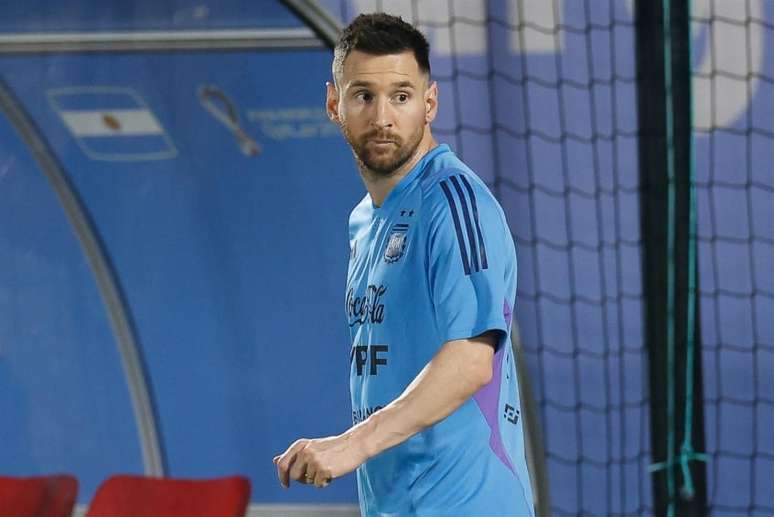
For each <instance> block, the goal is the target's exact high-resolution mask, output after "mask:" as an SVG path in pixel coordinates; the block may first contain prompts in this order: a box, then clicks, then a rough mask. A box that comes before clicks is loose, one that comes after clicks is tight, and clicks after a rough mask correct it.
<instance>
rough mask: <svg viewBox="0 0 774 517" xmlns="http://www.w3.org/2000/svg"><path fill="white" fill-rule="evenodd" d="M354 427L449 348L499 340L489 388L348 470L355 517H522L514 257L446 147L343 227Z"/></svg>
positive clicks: (497, 210)
mask: <svg viewBox="0 0 774 517" xmlns="http://www.w3.org/2000/svg"><path fill="white" fill-rule="evenodd" d="M349 238H350V261H349V271H348V275H347V292H346V311H347V317H348V322H349V330H350V336H351V339H352V348H351V351H350V389H351V395H352V418H353V422H354V423H359V422H361V421H363V420H365V419H366V418H368V417H369V416H370V415H371V414H373V413H374V412H375V411H378V410H379V409H380V408H382V407H384V406H386V405H387V404H389V403H390V402H391V401H393V400H394V399H395V398H397V397H398V396H399V395H400V394H401V393H402V392H403V391H404V390H405V389H406V388H407V387H408V385H409V384H410V383H411V381H412V380H413V379H414V378H415V377H416V376H417V374H419V372H420V371H421V370H422V368H424V366H425V365H426V364H427V363H428V362H429V361H430V360H431V359H432V358H433V356H434V355H435V354H436V353H437V352H438V351H439V349H440V348H441V346H442V345H443V344H444V343H445V342H447V341H449V340H453V339H463V338H470V337H474V336H478V335H480V334H482V333H484V332H486V331H488V330H499V331H500V332H499V343H498V348H497V350H496V353H495V355H494V363H493V372H494V374H493V378H492V381H491V382H490V383H489V384H488V385H487V386H485V387H484V388H482V389H481V390H480V391H478V392H477V393H476V394H475V395H474V396H473V397H472V398H471V399H469V400H468V401H467V402H465V403H464V404H463V405H462V406H460V407H459V409H457V410H456V411H455V412H454V413H452V414H451V415H449V416H448V417H447V418H445V419H444V420H442V421H440V422H438V423H436V424H435V425H433V426H431V427H429V428H428V429H426V430H425V431H423V432H421V433H419V434H417V435H415V436H413V437H412V438H410V439H409V440H407V441H406V442H404V443H402V444H400V445H398V446H396V447H393V448H391V449H389V450H387V451H384V452H382V453H381V454H379V455H378V456H376V457H374V458H372V459H370V460H369V461H367V462H366V463H365V464H363V465H362V466H361V467H360V468H359V469H358V471H357V482H358V494H359V497H360V509H361V512H362V515H363V516H364V517H375V516H396V517H397V516H401V517H403V516H406V517H413V516H416V517H441V516H443V517H453V516H460V517H467V516H475V517H478V516H482V517H483V516H485V517H500V516H502V517H508V516H514V517H516V516H518V517H521V516H533V515H534V512H533V503H532V491H531V487H530V481H529V474H528V471H527V465H526V460H525V452H524V438H523V431H522V421H521V406H520V403H519V393H518V386H517V379H516V368H515V364H514V357H513V353H512V350H511V347H510V328H511V314H512V310H513V303H514V300H515V297H516V252H515V248H514V244H513V239H512V238H511V234H510V231H509V229H508V224H507V222H506V220H505V215H504V213H503V211H502V208H501V207H500V205H499V204H498V203H497V200H496V199H495V198H494V196H493V195H492V194H491V192H490V191H489V189H488V188H487V187H486V185H485V184H484V183H483V182H482V181H481V179H480V178H479V177H478V176H476V175H475V173H473V172H472V171H471V170H470V169H469V168H468V167H467V166H466V165H465V164H464V163H462V161H460V160H459V159H458V158H457V156H456V155H455V154H454V153H453V152H452V151H451V150H450V149H449V147H448V146H447V145H440V146H438V147H436V148H434V149H432V150H431V151H430V152H428V153H427V154H426V155H425V156H424V157H423V158H422V160H421V161H420V162H419V163H417V165H416V166H415V167H414V168H413V169H412V170H411V171H410V172H409V173H408V174H407V175H406V176H405V177H404V178H403V179H402V180H401V181H400V183H398V185H397V186H395V188H394V189H393V190H392V191H391V192H390V194H389V195H388V197H387V199H386V200H385V201H384V203H383V204H382V206H381V207H376V206H374V204H373V202H372V200H371V197H370V195H366V196H365V198H364V199H363V200H362V201H361V202H360V204H358V205H357V207H355V209H354V210H353V211H352V214H351V216H350V221H349Z"/></svg>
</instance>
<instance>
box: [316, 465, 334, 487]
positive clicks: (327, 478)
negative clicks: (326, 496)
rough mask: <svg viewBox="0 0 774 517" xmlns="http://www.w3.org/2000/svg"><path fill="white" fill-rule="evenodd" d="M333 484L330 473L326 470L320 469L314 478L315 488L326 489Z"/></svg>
mask: <svg viewBox="0 0 774 517" xmlns="http://www.w3.org/2000/svg"><path fill="white" fill-rule="evenodd" d="M330 482H331V474H330V471H328V470H326V469H320V470H318V471H317V473H316V474H315V476H314V486H316V487H317V488H325V487H326V486H328V485H329V484H330Z"/></svg>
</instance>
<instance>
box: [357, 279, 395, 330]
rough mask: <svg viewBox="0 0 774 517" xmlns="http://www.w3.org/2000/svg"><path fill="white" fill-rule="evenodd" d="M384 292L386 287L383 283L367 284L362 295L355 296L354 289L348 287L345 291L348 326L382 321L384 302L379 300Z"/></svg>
mask: <svg viewBox="0 0 774 517" xmlns="http://www.w3.org/2000/svg"><path fill="white" fill-rule="evenodd" d="M385 292H387V288H386V287H385V286H383V285H379V286H377V285H369V286H368V288H367V289H366V292H365V294H363V295H362V296H355V292H354V290H353V289H350V290H349V291H348V292H347V316H348V317H349V326H350V327H354V326H355V325H364V324H366V323H376V324H379V323H381V322H383V321H384V304H383V303H380V302H381V300H382V297H383V296H384V293H385Z"/></svg>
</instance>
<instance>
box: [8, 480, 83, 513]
mask: <svg viewBox="0 0 774 517" xmlns="http://www.w3.org/2000/svg"><path fill="white" fill-rule="evenodd" d="M76 495H78V480H77V479H75V477H74V476H71V475H69V474H59V475H51V476H34V477H6V476H0V515H2V516H3V517H30V516H34V517H70V515H71V514H72V512H73V506H74V505H75V497H76Z"/></svg>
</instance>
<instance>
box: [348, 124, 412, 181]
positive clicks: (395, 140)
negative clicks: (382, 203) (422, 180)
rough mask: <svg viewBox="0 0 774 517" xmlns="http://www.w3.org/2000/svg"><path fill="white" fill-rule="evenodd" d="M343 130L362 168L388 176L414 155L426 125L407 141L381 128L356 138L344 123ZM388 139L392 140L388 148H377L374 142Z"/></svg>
mask: <svg viewBox="0 0 774 517" xmlns="http://www.w3.org/2000/svg"><path fill="white" fill-rule="evenodd" d="M341 131H342V133H343V134H344V138H346V139H347V143H349V146H350V147H351V148H352V152H353V153H354V155H355V159H356V160H357V162H358V165H360V166H361V169H362V168H365V169H367V170H369V171H371V172H373V173H374V174H376V175H378V176H383V177H386V176H390V175H392V174H393V173H394V172H395V171H397V170H398V169H400V168H401V167H402V166H403V165H404V164H405V163H406V162H408V161H409V160H410V159H411V157H412V156H414V153H415V152H416V150H417V148H418V147H419V143H420V142H421V141H422V134H423V133H424V127H423V126H421V125H420V126H419V127H418V128H417V130H416V131H415V132H414V133H413V134H411V135H410V136H409V138H408V140H406V141H404V140H403V138H401V137H400V136H398V135H396V134H394V133H390V132H388V131H379V130H373V131H369V132H368V133H365V134H364V135H362V136H360V137H359V138H356V137H355V136H354V135H352V133H350V132H349V130H348V129H347V127H346V126H345V125H344V124H342V125H341ZM386 140H388V141H390V142H391V143H390V144H387V146H386V148H384V147H383V146H379V147H378V148H377V147H375V146H374V144H373V143H372V142H375V141H386Z"/></svg>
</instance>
